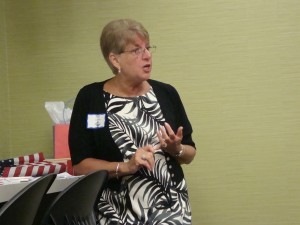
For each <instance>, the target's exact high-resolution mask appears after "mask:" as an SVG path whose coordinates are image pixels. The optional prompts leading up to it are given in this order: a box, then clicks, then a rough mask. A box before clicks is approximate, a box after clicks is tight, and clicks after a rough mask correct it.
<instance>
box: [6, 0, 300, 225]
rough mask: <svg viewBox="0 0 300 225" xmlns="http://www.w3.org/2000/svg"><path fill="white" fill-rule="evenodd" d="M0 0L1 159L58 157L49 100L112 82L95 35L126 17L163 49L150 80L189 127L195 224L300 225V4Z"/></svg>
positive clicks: (282, 0)
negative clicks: (174, 99) (169, 89)
mask: <svg viewBox="0 0 300 225" xmlns="http://www.w3.org/2000/svg"><path fill="white" fill-rule="evenodd" d="M0 2H1V5H0V10H1V12H3V7H5V9H4V12H5V17H4V16H3V15H2V14H1V17H0V25H1V27H0V29H1V35H0V40H1V54H0V57H1V58H0V65H1V70H0V73H1V77H0V79H1V80H0V87H1V97H0V99H1V102H0V104H1V118H0V122H1V125H2V124H6V125H7V124H10V126H9V129H7V126H1V127H0V134H1V140H4V143H6V140H7V139H10V140H11V145H10V146H9V145H8V144H7V143H6V144H2V143H1V145H0V150H1V154H2V156H3V157H4V156H16V155H21V154H26V153H31V152H36V151H43V152H44V153H45V154H46V155H47V156H49V157H51V156H52V122H51V120H50V118H49V116H48V114H47V112H46V111H45V109H44V102H45V101H56V100H68V99H70V98H72V97H74V96H75V95H76V93H77V91H78V89H79V88H80V87H82V86H83V85H84V84H86V83H90V82H93V81H99V80H103V79H106V78H108V77H110V71H109V70H108V68H107V67H106V65H105V63H104V62H103V60H102V58H101V56H100V53H99V47H98V38H99V34H100V29H101V27H102V26H103V25H104V24H106V23H107V22H108V21H109V20H111V19H115V18H123V17H131V18H135V19H137V20H139V21H141V22H142V23H143V24H144V25H145V26H146V27H147V29H148V30H149V32H150V34H151V40H152V43H153V44H156V45H157V46H158V49H157V52H156V53H155V55H154V69H153V73H152V78H154V79H159V80H162V81H165V82H168V83H171V84H173V85H174V86H175V87H176V88H177V89H178V90H179V92H180V94H181V96H182V99H183V101H184V103H185V105H186V109H187V112H188V114H189V116H190V119H191V122H192V123H193V127H194V139H195V141H196V142H197V147H198V155H197V158H196V159H195V161H194V162H193V163H192V164H191V165H188V166H184V170H185V173H186V176H187V180H188V184H189V190H190V195H191V204H192V208H193V217H194V223H193V224H195V225H296V224H297V225H298V224H299V223H300V214H299V211H300V205H299V202H300V189H299V186H300V179H299V178H300V175H299V171H300V163H299V158H300V151H299V148H300V139H299V134H300V116H299V115H300V104H299V98H300V88H299V86H300V76H299V73H300V63H299V61H300V13H299V11H300V1H298V0H269V1H261V0H252V1H242V0H240V1H238V0H212V1H204V0H200V1H199V0H189V1H179V0H176V1H173V0H172V1H171V0H166V1H159V0H154V1H138V0H132V1H121V0H112V1H100V0H99V1H96V0H94V1H92V0H91V1H58V0H54V1H26V3H23V1H17V0H4V1H3V0H2V1H0ZM4 3H5V4H4ZM5 18H6V19H5ZM4 28H5V30H4V31H3V29H4ZM5 33H6V34H7V35H6V37H7V38H6V37H5ZM6 39H7V41H5V40H6ZM3 43H7V44H6V45H5V46H4V47H5V48H7V56H6V54H5V53H3V52H2V47H3ZM5 48H4V49H5ZM3 62H7V69H5V67H6V65H5V63H4V64H3ZM3 68H4V69H3ZM7 71H8V72H7ZM8 90H9V92H8ZM2 93H4V95H3V96H5V97H3V96H2ZM7 102H9V104H8V105H10V108H11V109H10V112H11V113H10V114H11V117H10V118H11V119H9V118H8V117H7V116H3V109H2V107H3V105H4V106H6V105H7ZM7 120H9V122H7ZM3 137H4V138H3ZM7 146H9V149H7ZM8 152H9V155H8V154H7V153H8Z"/></svg>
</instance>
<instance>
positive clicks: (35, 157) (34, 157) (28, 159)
mask: <svg viewBox="0 0 300 225" xmlns="http://www.w3.org/2000/svg"><path fill="white" fill-rule="evenodd" d="M44 160H45V157H44V154H43V153H42V152H39V153H34V154H31V155H24V156H19V157H16V158H14V165H15V166H17V165H24V164H28V163H36V162H42V161H44Z"/></svg>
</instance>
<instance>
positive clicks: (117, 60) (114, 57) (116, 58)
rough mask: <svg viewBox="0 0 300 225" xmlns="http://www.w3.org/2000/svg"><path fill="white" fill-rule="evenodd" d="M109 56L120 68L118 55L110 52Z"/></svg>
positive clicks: (116, 66) (114, 64)
mask: <svg viewBox="0 0 300 225" xmlns="http://www.w3.org/2000/svg"><path fill="white" fill-rule="evenodd" d="M108 58H109V61H110V62H111V64H112V65H113V66H114V67H115V68H117V69H118V70H119V69H120V63H119V57H118V55H115V54H114V53H110V54H109V57H108Z"/></svg>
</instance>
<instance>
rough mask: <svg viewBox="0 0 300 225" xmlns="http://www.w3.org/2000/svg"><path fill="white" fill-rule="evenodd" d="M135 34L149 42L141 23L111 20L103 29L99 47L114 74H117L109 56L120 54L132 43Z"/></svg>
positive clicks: (127, 20) (146, 32) (129, 20)
mask: <svg viewBox="0 0 300 225" xmlns="http://www.w3.org/2000/svg"><path fill="white" fill-rule="evenodd" d="M137 34H138V35H141V36H142V37H143V38H145V40H147V41H148V42H149V34H148V31H147V30H146V29H145V28H144V26H143V25H142V24H141V23H139V22H137V21H135V20H132V19H119V20H113V21H111V22H109V23H108V24H107V25H106V26H105V27H104V28H103V30H102V33H101V36H100V47H101V51H102V55H103V57H104V59H105V60H106V62H107V64H108V66H109V67H110V68H111V70H112V72H113V73H114V74H117V73H118V69H117V68H115V67H114V66H113V64H112V63H111V62H110V60H109V54H110V53H115V54H120V53H122V52H123V51H124V48H125V46H126V45H127V44H128V43H130V42H133V40H134V38H135V37H136V35H137Z"/></svg>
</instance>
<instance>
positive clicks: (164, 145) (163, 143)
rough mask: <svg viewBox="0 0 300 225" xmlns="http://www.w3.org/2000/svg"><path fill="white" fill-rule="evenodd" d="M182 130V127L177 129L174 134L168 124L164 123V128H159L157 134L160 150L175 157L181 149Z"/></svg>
mask: <svg viewBox="0 0 300 225" xmlns="http://www.w3.org/2000/svg"><path fill="white" fill-rule="evenodd" d="M182 130H183V127H179V128H178V130H177V132H176V133H174V131H173V130H172V128H171V126H170V125H169V124H168V123H165V126H164V127H163V126H161V127H160V129H159V131H158V132H157V137H158V139H159V142H160V147H161V149H162V150H163V151H165V152H168V153H169V154H171V155H173V156H175V155H177V154H178V153H179V152H180V151H181V149H182V146H181V140H182V136H183V134H182Z"/></svg>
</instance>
